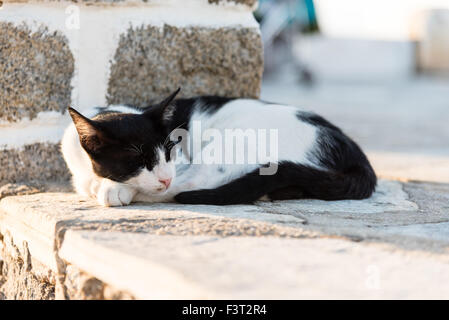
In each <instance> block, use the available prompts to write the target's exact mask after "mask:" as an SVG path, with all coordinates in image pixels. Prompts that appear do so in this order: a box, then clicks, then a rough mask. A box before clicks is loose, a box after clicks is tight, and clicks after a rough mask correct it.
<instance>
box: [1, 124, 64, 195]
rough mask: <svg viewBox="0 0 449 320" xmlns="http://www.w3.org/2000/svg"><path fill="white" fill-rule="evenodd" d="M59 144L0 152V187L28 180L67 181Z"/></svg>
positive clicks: (38, 145) (26, 146)
mask: <svg viewBox="0 0 449 320" xmlns="http://www.w3.org/2000/svg"><path fill="white" fill-rule="evenodd" d="M0 133H1V130H0ZM69 178H70V174H69V171H68V169H67V166H66V164H65V161H64V159H63V158H62V154H61V152H60V150H59V144H53V143H34V144H29V145H25V146H23V147H21V148H17V149H3V150H0V186H2V185H3V184H6V183H8V182H9V183H11V182H13V183H14V182H21V181H30V180H54V181H61V180H68V179H69Z"/></svg>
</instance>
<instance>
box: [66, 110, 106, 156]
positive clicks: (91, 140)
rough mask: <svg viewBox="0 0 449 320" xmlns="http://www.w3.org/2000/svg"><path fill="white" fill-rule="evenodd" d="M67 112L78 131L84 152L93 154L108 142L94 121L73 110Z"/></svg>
mask: <svg viewBox="0 0 449 320" xmlns="http://www.w3.org/2000/svg"><path fill="white" fill-rule="evenodd" d="M68 111H69V114H70V116H71V117H72V120H73V123H74V124H75V128H76V131H78V135H79V138H80V142H81V145H82V146H83V148H84V149H86V151H91V152H93V151H95V150H97V149H98V148H100V147H102V146H104V145H105V144H106V143H107V142H108V140H109V139H108V138H107V137H106V135H105V134H104V132H103V131H102V130H101V129H100V128H99V127H98V124H97V123H96V122H95V121H93V120H90V119H89V118H86V117H85V116H83V115H82V114H81V113H79V112H78V111H76V110H75V109H73V108H69V109H68Z"/></svg>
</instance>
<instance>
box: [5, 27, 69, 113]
mask: <svg viewBox="0 0 449 320" xmlns="http://www.w3.org/2000/svg"><path fill="white" fill-rule="evenodd" d="M0 29H1V30H2V32H1V33H0V74H1V75H2V77H1V78H0V120H6V121H17V120H20V119H22V118H24V117H28V118H30V119H33V118H34V117H35V116H36V114H37V113H38V112H40V111H49V110H54V111H61V112H63V110H65V109H67V106H69V105H70V101H71V100H70V99H71V90H72V88H71V84H70V83H71V79H72V75H73V71H74V60H73V56H72V53H71V52H70V49H69V47H68V44H67V39H66V38H65V37H64V36H63V35H61V34H59V33H57V32H53V33H51V32H49V31H48V29H46V28H45V27H41V28H40V29H39V30H38V31H36V32H32V31H31V30H30V29H29V28H27V27H26V26H25V25H22V26H20V27H17V26H14V25H13V24H12V23H6V22H0Z"/></svg>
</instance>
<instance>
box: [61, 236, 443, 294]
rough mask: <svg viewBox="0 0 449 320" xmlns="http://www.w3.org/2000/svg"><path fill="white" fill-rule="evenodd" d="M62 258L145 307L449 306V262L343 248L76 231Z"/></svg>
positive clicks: (325, 242)
mask: <svg viewBox="0 0 449 320" xmlns="http://www.w3.org/2000/svg"><path fill="white" fill-rule="evenodd" d="M60 255H61V257H62V258H64V259H65V260H67V261H69V262H70V263H73V264H75V265H77V266H79V267H81V268H82V269H84V270H86V271H87V272H89V273H91V274H93V275H95V276H96V277H98V278H99V279H101V280H103V281H106V282H107V283H110V284H113V285H114V286H116V287H117V288H122V289H126V290H128V291H129V292H131V293H133V294H135V295H136V297H138V298H143V299H154V298H156V299H157V298H167V299H195V298H202V299H209V298H212V299H317V298H318V299H336V298H338V299H367V298H374V299H379V298H382V299H413V298H418V299H420V298H426V299H431V298H438V299H444V298H449V286H444V285H441V284H443V283H449V264H448V261H447V259H444V258H441V257H439V256H432V255H426V254H422V253H421V254H420V253H412V252H397V251H393V250H391V249H388V248H384V247H381V246H375V245H361V244H358V243H354V242H347V241H343V240H330V239H314V240H311V239H304V240H298V239H279V238H271V237H269V238H235V237H230V238H214V237H204V236H196V237H177V236H163V237H158V236H152V235H147V234H133V233H114V232H91V231H73V232H72V231H71V232H68V233H67V235H66V238H65V240H64V244H63V246H62V249H61V251H60ZM124 262H125V263H124Z"/></svg>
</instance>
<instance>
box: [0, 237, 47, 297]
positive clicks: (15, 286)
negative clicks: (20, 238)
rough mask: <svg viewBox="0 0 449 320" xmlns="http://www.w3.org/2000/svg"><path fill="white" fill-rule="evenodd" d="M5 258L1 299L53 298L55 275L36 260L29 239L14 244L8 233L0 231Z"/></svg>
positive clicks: (0, 275)
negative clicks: (31, 251) (30, 250)
mask: <svg viewBox="0 0 449 320" xmlns="http://www.w3.org/2000/svg"><path fill="white" fill-rule="evenodd" d="M0 240H2V244H3V245H2V252H1V256H2V257H3V263H2V268H1V269H2V270H1V272H0V277H3V283H2V281H1V280H0V299H1V298H3V299H10V300H52V299H54V296H55V290H54V288H55V278H54V274H53V273H52V272H51V271H49V270H48V268H46V267H45V266H43V265H41V264H40V263H39V262H38V261H36V260H33V259H32V257H31V255H30V252H29V250H28V246H27V242H24V243H22V244H21V245H19V244H16V243H14V240H13V238H12V237H11V236H10V235H9V234H7V233H6V234H0Z"/></svg>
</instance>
